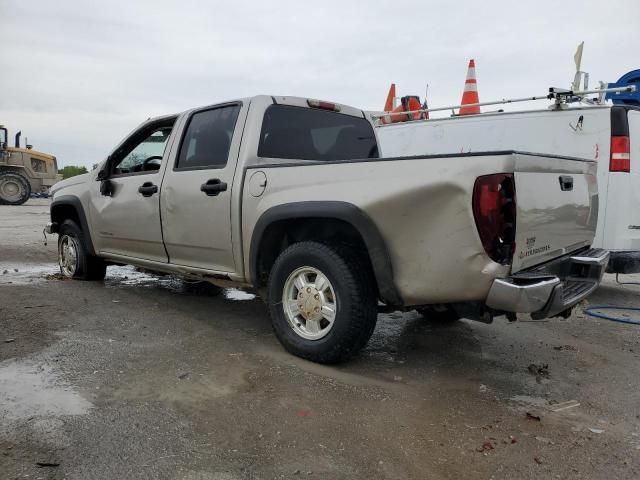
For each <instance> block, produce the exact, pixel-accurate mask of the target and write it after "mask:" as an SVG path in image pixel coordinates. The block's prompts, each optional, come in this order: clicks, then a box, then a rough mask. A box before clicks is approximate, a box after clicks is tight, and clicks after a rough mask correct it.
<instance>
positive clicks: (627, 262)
mask: <svg viewBox="0 0 640 480" xmlns="http://www.w3.org/2000/svg"><path fill="white" fill-rule="evenodd" d="M552 90H553V89H552ZM613 90H616V89H609V91H613ZM617 90H622V89H617ZM603 91H604V90H600V91H599V92H603ZM592 92H598V91H591V92H581V93H592ZM577 94H578V92H576V93H575V94H574V92H567V91H565V92H561V93H559V94H557V93H556V94H554V93H553V92H552V94H551V95H550V97H553V98H556V103H554V104H553V105H552V106H551V107H550V108H545V109H539V110H528V111H519V112H504V111H497V112H491V113H482V114H475V115H463V116H452V117H449V118H434V119H430V120H415V121H406V122H403V123H395V124H391V125H386V124H382V123H383V122H380V123H381V124H380V125H378V126H377V128H376V133H377V137H378V147H379V148H380V152H381V155H382V156H384V157H412V156H421V157H424V156H425V155H432V156H434V157H438V158H441V157H442V156H443V155H459V154H461V153H466V154H473V153H478V152H499V151H505V150H517V151H522V152H536V154H537V155H541V154H542V155H553V156H560V157H566V158H573V159H587V160H592V161H596V162H597V164H598V175H597V178H598V192H599V215H598V224H597V229H596V237H595V240H594V243H593V246H594V247H597V248H603V249H606V250H609V251H610V252H611V257H610V261H609V266H608V269H607V271H608V272H610V273H637V272H640V107H633V106H630V105H611V104H606V103H604V102H601V101H600V102H597V101H591V102H590V103H584V102H575V103H571V100H572V99H573V100H575V99H577V98H580V97H577V96H576V95H577ZM542 98H549V96H546V97H542ZM533 99H536V100H537V99H540V98H538V97H530V98H525V99H516V100H514V101H526V100H533ZM566 100H569V101H566ZM512 102H513V101H508V100H503V101H499V102H486V103H484V104H483V105H490V104H500V103H512ZM452 108H456V107H443V108H438V109H431V110H429V111H430V112H433V111H436V110H450V109H452ZM452 161H453V159H452Z"/></svg>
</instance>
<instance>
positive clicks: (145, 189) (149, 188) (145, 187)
mask: <svg viewBox="0 0 640 480" xmlns="http://www.w3.org/2000/svg"><path fill="white" fill-rule="evenodd" d="M138 193H141V194H142V196H143V197H150V196H151V195H153V194H154V193H158V186H157V185H154V184H153V183H151V182H144V183H143V184H142V185H141V186H140V188H138Z"/></svg>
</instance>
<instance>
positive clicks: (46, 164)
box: [0, 126, 61, 205]
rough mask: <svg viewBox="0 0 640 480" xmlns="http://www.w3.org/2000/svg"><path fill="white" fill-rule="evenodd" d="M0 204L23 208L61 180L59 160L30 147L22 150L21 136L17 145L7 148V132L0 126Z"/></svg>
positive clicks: (18, 137) (18, 136) (18, 134)
mask: <svg viewBox="0 0 640 480" xmlns="http://www.w3.org/2000/svg"><path fill="white" fill-rule="evenodd" d="M0 134H1V135H2V137H1V139H0V142H1V143H0V204H4V205H22V204H23V203H24V202H26V201H27V200H28V199H29V197H30V195H31V193H32V192H33V193H39V192H42V193H47V192H48V191H49V188H50V187H51V186H52V185H53V184H55V183H56V182H57V181H58V180H60V179H61V177H60V176H59V175H58V164H57V161H56V157H54V156H53V155H49V154H48V153H42V152H38V151H35V150H33V149H32V147H31V145H26V146H25V148H21V147H20V135H21V132H18V133H17V134H16V136H15V146H14V147H10V146H9V145H8V131H7V129H6V128H5V127H3V126H0Z"/></svg>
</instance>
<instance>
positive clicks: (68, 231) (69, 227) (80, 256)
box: [58, 220, 107, 280]
mask: <svg viewBox="0 0 640 480" xmlns="http://www.w3.org/2000/svg"><path fill="white" fill-rule="evenodd" d="M65 241H68V242H70V244H69V245H70V247H71V246H72V247H73V248H74V249H75V251H76V253H77V255H76V265H75V267H74V268H73V269H72V268H70V267H69V268H67V266H65V265H63V255H62V248H63V244H64V242H65ZM85 245H86V243H85V237H84V234H83V232H82V229H81V228H80V227H79V226H78V225H77V224H76V223H75V222H74V221H73V220H65V221H64V222H63V223H62V225H61V226H60V231H59V232H58V264H59V265H60V272H61V273H62V275H64V276H65V277H67V278H73V279H76V280H104V277H105V275H106V273H107V264H106V263H105V262H104V260H102V259H101V258H98V257H95V256H93V255H90V254H89V252H88V251H87V248H86V246H85Z"/></svg>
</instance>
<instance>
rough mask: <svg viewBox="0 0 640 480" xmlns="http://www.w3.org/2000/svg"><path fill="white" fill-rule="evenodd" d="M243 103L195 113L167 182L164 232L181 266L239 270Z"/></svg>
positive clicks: (173, 258) (163, 199) (172, 257)
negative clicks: (234, 205)
mask: <svg viewBox="0 0 640 480" xmlns="http://www.w3.org/2000/svg"><path fill="white" fill-rule="evenodd" d="M241 109H242V104H240V103H233V104H225V105H219V106H214V107H208V108H204V109H199V110H195V111H193V112H192V113H191V114H190V116H189V118H188V119H187V122H186V126H185V129H184V133H183V134H182V141H181V142H180V145H179V149H178V152H177V156H176V158H175V162H174V164H173V165H169V166H168V168H167V172H166V174H165V178H164V181H163V184H162V194H161V196H160V212H161V217H162V233H163V236H164V243H165V247H166V250H167V253H168V255H169V262H170V263H172V264H175V265H185V266H189V267H195V268H202V269H206V270H213V271H217V272H229V273H231V272H235V269H236V266H235V262H234V259H233V250H232V239H231V193H232V192H231V187H232V185H233V176H234V173H235V168H236V162H237V158H238V150H239V146H240V137H241V133H242V128H237V129H236V123H241V122H238V116H239V114H240V111H241Z"/></svg>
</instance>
